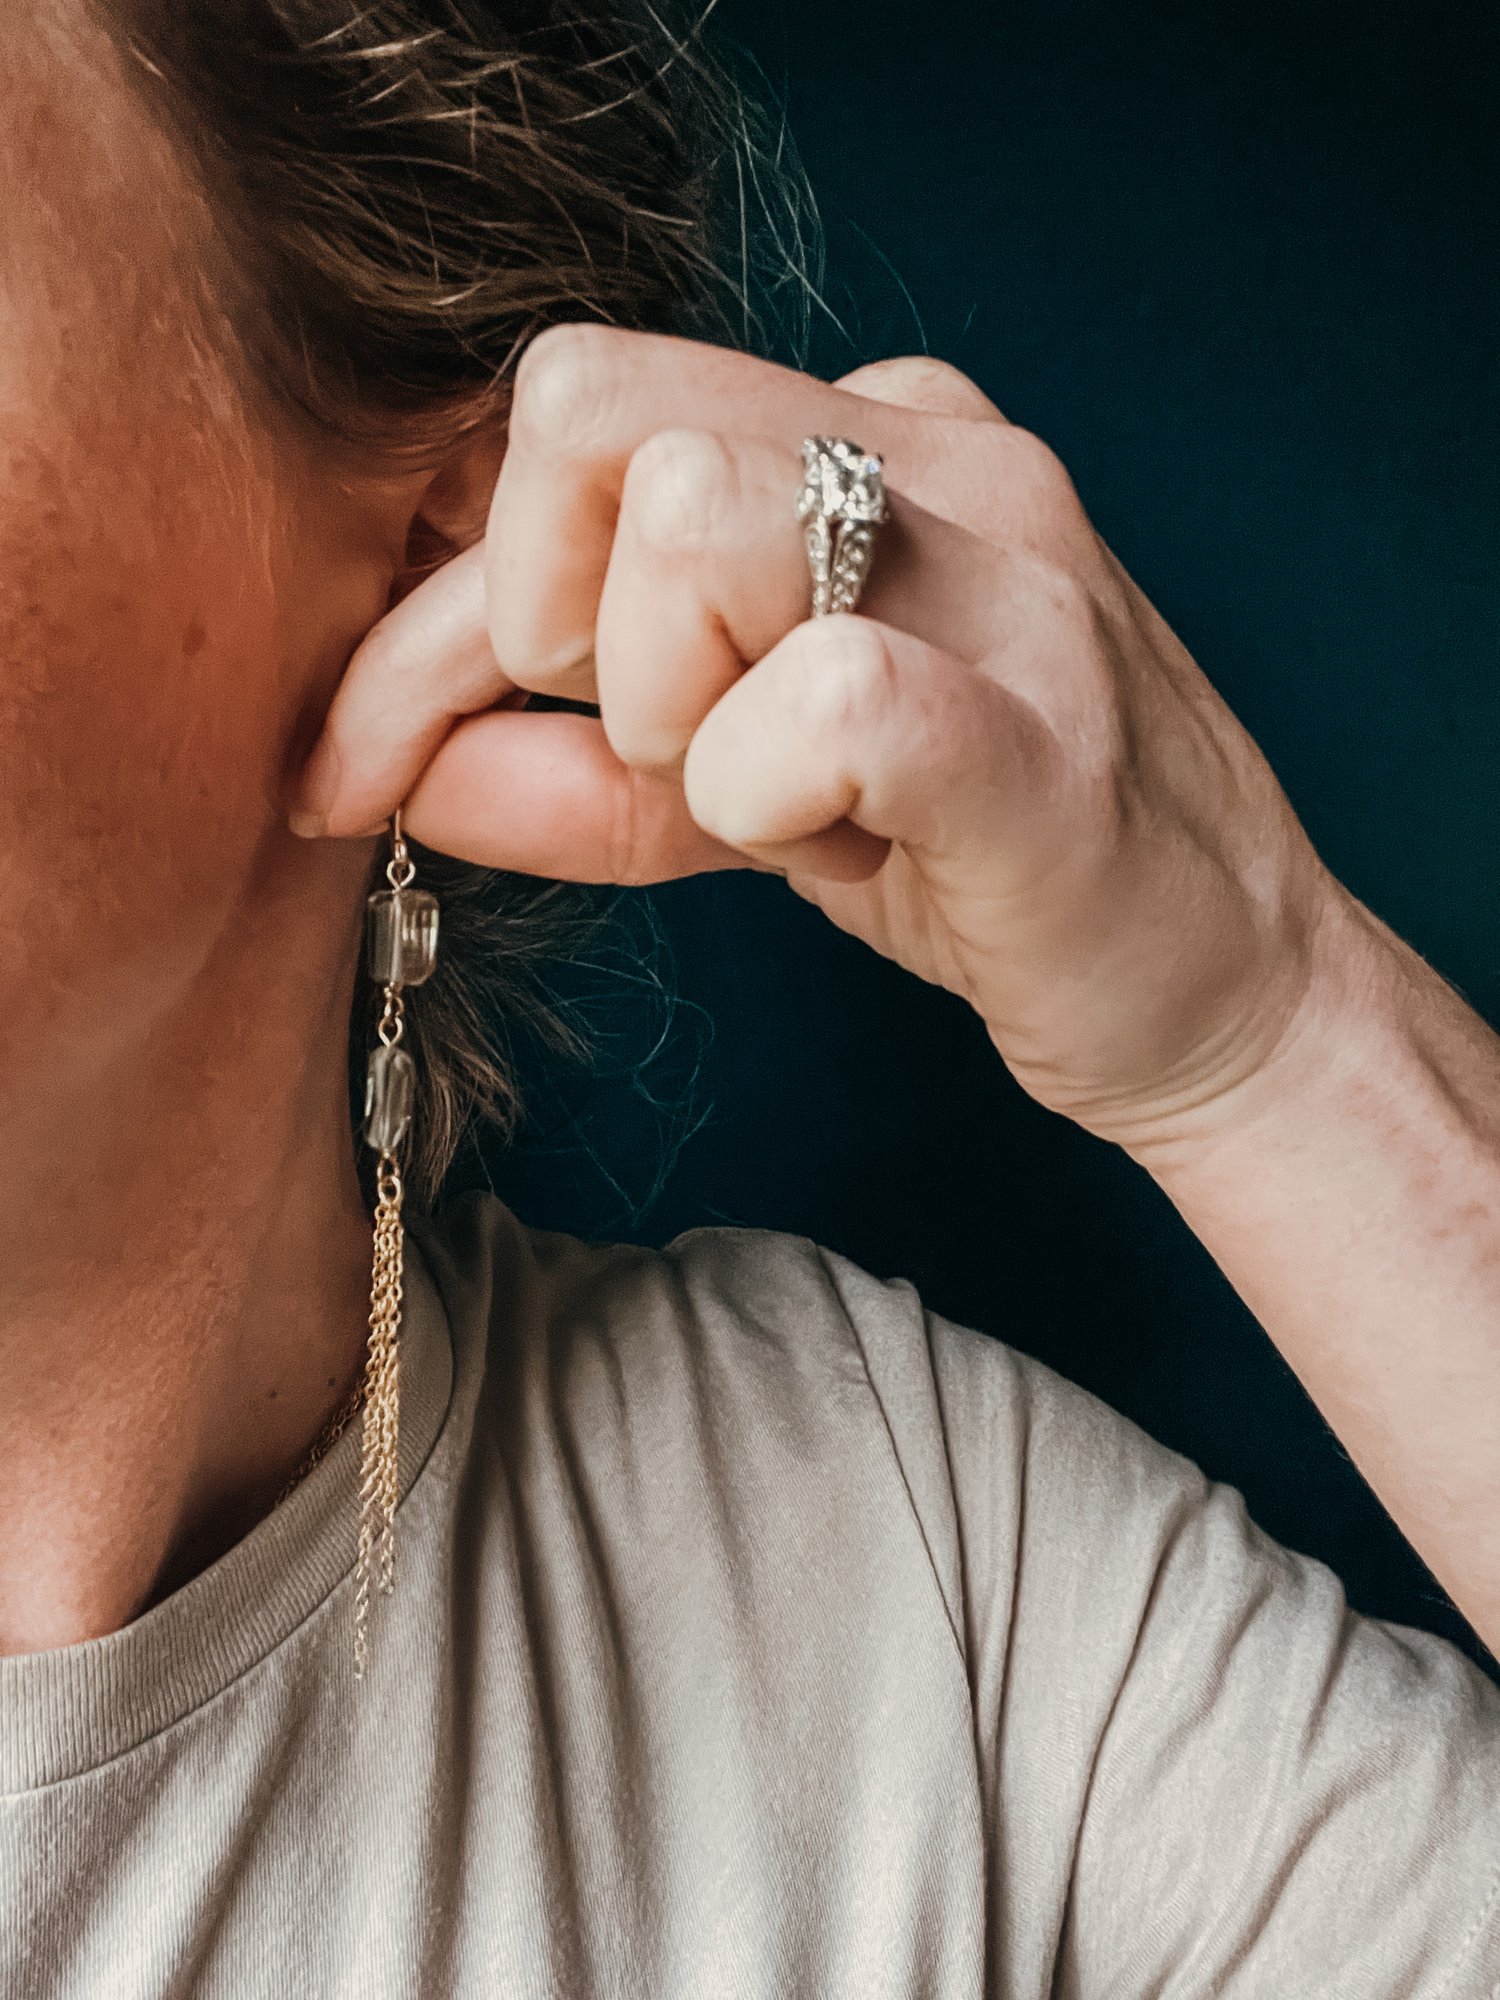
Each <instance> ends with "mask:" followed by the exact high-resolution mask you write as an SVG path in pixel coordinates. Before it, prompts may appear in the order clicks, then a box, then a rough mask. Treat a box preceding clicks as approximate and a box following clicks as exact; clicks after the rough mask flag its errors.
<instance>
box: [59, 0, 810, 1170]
mask: <svg viewBox="0 0 1500 2000" xmlns="http://www.w3.org/2000/svg"><path fill="white" fill-rule="evenodd" d="M99 4H100V5H101V6H102V7H103V8H104V11H105V13H106V15H107V16H108V18H109V22H110V26H111V28H112V29H113V31H114V33H115V34H116V36H117V38H118V39H119V40H120V41H121V43H122V45H123V46H124V47H125V49H126V50H127V52H128V53H129V54H130V55H131V56H133V57H134V59H135V61H136V63H137V65H138V67H139V70H140V72H141V74H142V76H143V78H144V79H149V83H150V86H151V87H153V88H154V89H156V90H157V92H158V94H159V97H160V101H161V104H162V107H163V110H164V112H165V113H166V115H167V116H169V117H170V118H171V119H172V120H173V121H174V122H175V123H176V124H177V125H178V127H179V128H180V130H181V131H182V133H183V135H184V137H185V139H186V141H187V143H188V145H189V147H190V150H191V154H192V157H193V158H194V159H195V160H196V162H197V163H198V165H199V167H200V170H201V172H202V174H203V177H204V180H205V183H206V185H207V188H208V191H209V194H210V196H211V198H212V199H213V202H214V207H215V212H216V215H217V216H218V218H219V221H220V226H221V230H222V235H223V240H224V247H225V250H226V252H227V255H226V257H225V260H224V278H223V283H224V286H225V289H226V291H227V293H228V296H227V298H226V304H227V306H228V308H229V312H230V317H231V319H232V321H233V323H234V325H235V326H236V329H237V331H238V333H239V335H240V337H241V338H242V340H243V341H244V343H245V346H246V348H247V350H248V352H249V354H250V357H251V359H252V361H253V363H254V365H255V368H256V371H257V373H258V374H259V376H260V378H261V379H262V380H263V382H264V383H265V384H266V385H267V386H268V387H269V388H270V389H271V390H272V392H273V393H274V394H275V396H276V397H277V398H278V399H279V400H280V401H281V403H282V404H283V405H285V406H286V407H288V408H291V409H294V410H296V411H299V412H301V413H302V414H303V416H305V418H306V419H307V420H309V421H310V422H312V423H313V424H315V425H317V426H318V427H319V428H320V429H321V430H322V431H324V432H326V433H328V434H329V435H331V436H333V437H335V438H338V439H342V440H347V441H348V442H349V443H350V444H352V445H356V446H363V445H367V444H375V445H380V446H383V447H388V448H397V449H400V450H404V451H405V450H409V451H410V452H412V453H414V454H417V455H421V454H425V453H430V452H434V451H435V450H438V449H441V448H442V447H443V446H444V445H446V444H449V443H451V442H452V441H454V440H455V439H456V438H458V437H461V436H462V435H463V434H464V433H465V432H467V431H468V430H471V429H474V428H477V427H479V426H482V425H485V424H488V423H493V422H495V421H497V420H499V419H502V418H503V415H504V411H505V406H506V397H507V393H508V385H509V381H510V377H511V373H512V370H513V367H514V363H515V361H516V358H517V356H518V355H519V353H520V351H521V349H522V348H523V347H524V346H525V344H526V343H527V341H528V340H529V339H530V338H531V337H532V336H533V335H534V334H536V333H537V332H539V331H540V330H541V329H542V328H543V327H546V326H548V325H551V324H553V323H555V322H558V321H562V320H570V319H592V320H597V321H606V322H610V323H615V324H621V325H628V326H632V327H641V328H654V329H657V330H663V331H676V332H682V333H688V334H693V335H697V336H699V337H707V338H716V339H720V340H729V341H737V342H745V343H748V344H755V345H762V344H767V343H770V342H776V343H777V344H781V345H786V344H787V343H788V341H790V343H791V344H792V345H793V346H794V347H796V346H798V345H799V344H800V332H801V322H802V318H803V315H804V313H805V309H806V303H807V301H808V300H809V299H810V298H813V297H815V291H814V289H813V283H812V280H811V277H810V261H809V256H808V246H809V243H810V242H811V240H812V239H813V237H814V235H815V217H814V215H813V212H812V209H811V205H810V203H809V202H808V200H807V197H806V195H805V191H804V184H803V182H802V181H801V179H800V176H798V175H796V174H795V172H789V171H788V168H789V166H790V165H791V160H790V153H789V148H788V145H787V141H786V137H785V133H784V132H780V131H777V130H776V129H775V128H774V127H773V126H771V125H770V124H769V123H768V122H767V120H766V116H765V113H764V112H763V111H762V110H761V109H759V107H758V103H757V100H756V99H755V98H753V97H752V96H750V95H748V94H747V93H746V92H744V91H743V90H741V89H740V88H739V87H738V86H737V85H736V84H735V83H734V82H733V81H731V80H730V78H729V76H728V74H727V73H726V72H725V71H724V69H723V68H722V67H721V66H720V65H719V64H717V63H715V62H714V61H711V60H710V59H709V58H708V57H707V56H706V55H705V53H704V50H703V47H702V36H701V32H700V31H701V28H702V19H701V17H700V18H699V19H697V20H695V21H693V22H691V23H690V24H688V25H687V26H684V27H682V28H680V29H675V28H674V27H673V26H672V25H671V23H670V22H669V21H668V20H667V19H666V18H664V16H663V15H662V14H661V13H660V12H659V11H658V9H657V7H656V5H654V4H653V0H598V4H593V0H99ZM709 4H710V6H711V4H712V0H709ZM726 243H727V244H729V245H732V246H733V248H734V257H733V259H732V261H731V262H729V263H728V264H727V265H726V263H725V262H723V261H722V260H721V258H720V256H719V246H720V245H721V244H726ZM419 859H420V862H421V872H422V877H423V880H424V881H425V882H426V883H427V884H428V885H429V886H432V887H434V888H435V889H436V891H437V893H438V894H439V896H440V897H441V899H442V902H443V932H444V938H443V951H442V954H441V961H440V967H439V971H438V973H437V974H436V975H435V976H434V978H433V979H432V981H431V982H430V983H429V984H428V985H427V986H425V987H423V988H421V989H420V991H419V992H418V993H417V994H415V995H414V996H413V1001H414V1003H415V1004H414V1005H413V1007H412V1010H411V1038H412V1044H413V1047H414V1052H415V1054H416V1056H417V1061H418V1067H419V1075H420V1085H419V1098H418V1106H417V1114H416V1122H415V1141H414V1151H413V1158H412V1160H411V1163H410V1168H409V1180H410V1185H411V1188H412V1192H413V1195H414V1197H415V1198H416V1199H417V1200H418V1201H419V1202H420V1203H423V1204H424V1205H430V1204H431V1203H432V1202H433V1201H434V1200H435V1199H436V1196H437V1194H438V1191H439V1189H440V1186H441V1183H442V1180H443V1177H444V1175H445V1174H446V1172H447V1170H448V1168H449V1166H450V1165H451V1163H452V1161H453V1159H454V1156H455V1154H456V1152H457V1150H458V1148H459V1145H460V1144H461V1142H462V1140H463V1138H464V1136H465V1134H466V1133H467V1132H469V1131H470V1130H471V1129H472V1128H474V1127H475V1126H476V1124H477V1123H478V1122H480V1121H483V1120H489V1121H494V1122H496V1123H498V1124H499V1125H501V1126H502V1127H505V1128H507V1129H508V1128H509V1127H510V1126H511V1125H513V1123H514V1119H515V1114H516V1110H517V1105H516V1097H515V1088H514V1082H513V1066H512V1063H511V1061H510V1060H509V1053H508V1037H509V1035H510V1033H511V1031H512V1029H513V1028H514V1027H515V1026H516V1025H517V1024H520V1023H525V1024H526V1025H528V1026H529V1027H530V1028H531V1029H533V1030H535V1029H540V1030H541V1032H542V1034H543V1035H544V1036H545V1037H546V1038H548V1039H550V1040H551V1041H552V1042H553V1043H554V1045H558V1046H562V1045H567V1044H569V1043H570V1042H575V1041H576V1038H575V1037H574V1036H573V1035H572V1032H571V1030H570V1029H569V1028H568V1026H567V1025H566V1023H565V1021H564V1020H563V1019H562V1018H561V1017H560V1016H559V1015H558V1014H557V1013H556V1012H555V1010H552V1009H550V1008H549V1007H548V1006H547V1005H546V1004H545V1001H544V998H543V985H542V978H541V969H542V967H543V966H544V965H545V964H546V962H547V961H548V959H549V958H551V957H553V956H554V955H555V954H556V953H557V952H558V951H559V950H566V949H568V948H569V947H570V945H571V944H572V943H573V942H575V941H576V940H577V938H578V937H579V935H580V931H581V928H582V926H583V925H584V924H585V923H586V921H587V914H588V911H589V908H590V904H589V902H588V901H587V900H586V899H584V898H581V897H579V896H578V895H575V894H573V893H570V892H566V891H564V890H562V889H561V888H560V887H559V886H558V885H556V884H547V883H539V882H536V881H534V880H530V879H525V878H518V877H507V876H503V875H496V874H492V873H487V872H485V871H482V870H477V869H474V868H470V867H468V866H465V865H463V864H459V863H456V862H453V861H451V860H449V859H448V858H446V857H443V856H438V855H433V854H430V853H428V852H425V851H423V852H421V853H420V855H419ZM366 1017H367V999H366V997H365V996H363V995H362V997H361V1001H360V1003H359V1005H358V1006H357V1008H356V1015H355V1020H354V1022H353V1023H352V1024H351V1080H354V1079H355V1078H356V1077H357V1076H362V1071H363V1061H364V1048H365V1045H366V1042H367V1040H368V1023H367V1018H366Z"/></svg>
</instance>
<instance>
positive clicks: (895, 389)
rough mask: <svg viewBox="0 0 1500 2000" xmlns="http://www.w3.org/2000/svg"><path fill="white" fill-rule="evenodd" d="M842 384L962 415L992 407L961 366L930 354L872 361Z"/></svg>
mask: <svg viewBox="0 0 1500 2000" xmlns="http://www.w3.org/2000/svg"><path fill="white" fill-rule="evenodd" d="M843 386H844V387H845V388H848V389H853V390H854V391H855V392H856V394H865V395H869V394H876V395H879V396H880V397H881V398H883V399H885V400H888V401H890V402H892V403H905V402H908V401H909V402H911V403H913V404H915V405H916V406H917V407H919V408H922V409H933V410H941V409H949V410H952V411H954V412H955V413H956V414H959V415H964V414H967V413H968V412H970V411H973V410H976V409H978V408H980V407H981V406H982V407H983V408H985V409H989V408H991V407H992V406H991V405H990V402H989V398H988V397H987V396H985V394H984V393H983V391H982V390H981V389H979V388H978V387H977V386H976V384H975V383H973V382H972V381H971V380H970V379H969V377H968V376H967V375H965V374H964V372H963V370H962V369H961V368H955V367H954V366H953V364H952V362H950V361H940V360H938V358H937V357H936V356H935V355H931V354H893V355H889V356H887V357H886V358H885V359H884V360H881V361H871V362H869V363H868V364H867V365H866V366H865V367H863V368H860V369H857V370H856V371H855V372H854V374H853V375H848V376H846V377H845V378H844V383H843Z"/></svg>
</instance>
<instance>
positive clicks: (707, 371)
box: [487, 326, 921, 693]
mask: <svg viewBox="0 0 1500 2000" xmlns="http://www.w3.org/2000/svg"><path fill="white" fill-rule="evenodd" d="M919 421H920V419H919V418H917V417H916V416H915V415H914V414H913V413H912V412H910V411H904V410H901V409H898V408H894V407H890V408H886V407H880V406H877V405H874V404H872V403H870V402H866V401H864V400H863V399H862V398H860V397H859V396H857V395H851V394H849V393H847V392H846V391H844V390H841V389H838V388H835V387H833V386H831V385H830V384H828V383H825V382H818V381H815V380H814V379H813V378H812V377H810V376H806V375H799V374H796V373H795V372H793V371H792V370H790V369H786V368H780V367H777V366H776V365H775V364H773V363H771V362H767V361H761V360H759V359H757V358H755V357H754V356H751V355H746V354H738V353H735V352H733V351H732V350H730V349H727V348H719V347H712V346H706V345H703V344H701V343H699V342H694V341H688V340H679V339H675V338H672V337H670V336H665V335H658V334H639V333H627V332H623V331H621V330H619V329H617V328H612V327H593V326H567V327H554V328H552V329H551V330H550V331H549V332H546V333H543V334H542V335H540V336H539V337H538V338H537V339H536V340H534V341H533V342H532V343H531V345H530V347H529V348H528V349H527V350H526V353H525V354H524V356H523V357H522V360H521V364H520V367H519V368H518V370H517V374H516V384H515V395H514V399H513V402H512V406H511V416H510V449H509V451H508V452H507V454H506V459H505V463H504V466H503V467H502V469H501V473H500V479H499V483H498V484H497V486H496V488H495V497H494V502H493V505H492V507H491V511H490V523H489V533H488V538H487V539H488V546H489V550H490V557H489V600H490V638H491V642H492V644H493V646H494V650H495V655H496V658H497V659H499V660H500V661H501V663H502V664H503V665H504V667H505V669H506V671H507V672H508V673H509V674H510V675H511V677H512V678H513V679H514V680H516V681H517V682H518V683H519V684H520V685H521V686H523V687H528V688H535V689H538V690H541V691H544V692H547V693H568V692H574V691H576V687H577V674H576V666H577V663H578V662H579V661H580V660H582V659H583V658H584V656H585V655H586V654H587V653H588V652H589V651H590V649H591V645H592V635H593V627H594V617H595V613H596V611H597V608H598V603H599V596H600V592H601V590H602V589H603V586H604V578H605V573H606V571H607V569H608V566H609V553H610V545H611V542H612V540H613V537H614V531H615V524H616V520H617V518H618V514H619V506H620V494H621V490H622V487H623V485H624V480H625V473H626V468H627V467H628V465H629V463H630V461H631V459H632V457H633V456H634V454H635V452H636V451H637V450H638V449H639V448H640V446H641V445H642V444H644V443H645V441H646V440H647V439H648V438H650V437H652V436H654V435H655V434H656V433H657V432H658V431H663V430H683V429H687V430H698V431H726V430H732V431H733V433H734V435H735V436H737V437H741V438H744V439H746V440H750V441H757V440H758V441H760V442H762V443H767V444H771V445H775V446H779V447H780V448H781V449H783V450H790V451H793V452H795V451H796V449H797V447H798V446H799V445H800V443H801V441H802V439H803V438H804V437H806V436H808V435H809V434H810V433H813V432H831V433H836V434H840V435H843V434H847V435H852V436H854V437H856V438H857V439H858V441H859V442H860V443H861V444H862V445H865V446H866V447H867V448H868V449H870V450H873V451H879V452H882V453H883V454H884V455H885V457H886V460H887V476H888V478H889V479H890V481H891V483H892V484H893V485H896V486H900V487H903V489H904V490H908V491H912V492H913V493H914V494H915V496H916V497H917V498H918V499H920V498H921V493H920V490H919V489H918V488H917V487H915V486H913V485H912V484H911V482H910V480H909V479H908V478H907V477H906V471H907V468H906V466H905V463H904V461H905V460H906V459H908V458H910V459H912V468H911V469H912V471H913V472H915V471H916V470H917V469H918V468H917V463H916V459H915V457H914V455H913V454H912V453H911V452H910V451H908V449H907V446H908V444H909V443H910V441H911V440H912V439H913V437H914V435H915V427H916V425H917V424H918V423H919ZM787 505H788V508H790V501H789V500H788V502H787Z"/></svg>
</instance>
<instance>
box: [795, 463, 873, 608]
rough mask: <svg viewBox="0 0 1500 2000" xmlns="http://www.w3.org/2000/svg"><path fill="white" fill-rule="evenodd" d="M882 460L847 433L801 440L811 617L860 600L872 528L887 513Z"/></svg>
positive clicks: (800, 501) (800, 497)
mask: <svg viewBox="0 0 1500 2000" xmlns="http://www.w3.org/2000/svg"><path fill="white" fill-rule="evenodd" d="M883 464H884V461H883V460H882V459H880V458H878V457H877V456H876V454H875V453H874V452H871V451H865V450H863V449H862V448H861V447H860V446H859V445H857V444H851V443H850V441H849V440H848V438H826V437H810V438H804V439H803V440H802V484H801V486H800V488H799V489H798V492H797V519H798V520H799V521H800V522H801V523H802V532H803V535H804V537H805V538H806V541H807V566H808V568H809V570H810V571H811V572H812V587H813V605H812V609H813V616H814V618H824V617H826V616H827V615H828V613H829V612H830V611H852V610H853V609H854V607H855V605H856V604H857V603H858V602H859V596H860V592H861V591H862V590H863V589H864V587H865V578H866V577H867V576H868V575H869V573H870V558H871V556H872V555H873V553H874V549H875V530H876V528H877V527H879V525H880V523H881V522H882V521H883V520H884V519H885V518H886V515H887V513H888V512H889V508H888V506H887V503H886V496H885V478H884V474H883Z"/></svg>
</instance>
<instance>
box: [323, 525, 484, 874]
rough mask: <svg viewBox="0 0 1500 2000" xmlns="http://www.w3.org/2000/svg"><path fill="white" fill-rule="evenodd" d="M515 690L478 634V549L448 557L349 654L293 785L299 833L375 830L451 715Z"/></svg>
mask: <svg viewBox="0 0 1500 2000" xmlns="http://www.w3.org/2000/svg"><path fill="white" fill-rule="evenodd" d="M514 692H515V684H514V682H513V681H511V680H510V679H509V678H508V677H507V676H506V675H505V674H504V673H502V671H501V670H500V667H499V666H498V665H497V663H496V660H495V655H494V652H493V651H492V649H491V647H490V641H489V634H488V632H487V630H486V629H485V616H484V551H483V549H480V548H474V549H470V550H468V551H467V552H466V553H465V554H463V555H460V556H455V557H454V558H453V560H452V561H451V562H449V563H446V564H444V566H443V568H442V569H440V570H438V571H437V572H436V573H435V574H434V575H432V576H430V577H429V578H428V579H427V581H426V582H425V583H423V584H421V585H420V586H419V587H418V588H417V589H416V590H414V591H412V593H411V594H410V596H408V597H406V598H404V599H403V600H402V601H401V603H400V604H398V605H397V606H396V608H395V609H394V610H393V611H390V612H388V613H387V614H386V616H385V617H384V618H382V619H381V621H380V623H379V624H378V625H377V626H376V627H375V628H374V630H373V631H372V632H371V633H370V634H369V636H368V637H367V638H366V639H365V641H364V643H363V645H361V646H360V647H359V648H358V649H357V650H356V652H355V654H354V657H353V658H352V659H351V661H350V662H349V665H348V667H347V669H346V670H345V673H344V677H343V679H342V681H341V682H340V683H339V687H338V692H337V693H336V694H335V696H334V698H333V703H332V706H331V707H330V709H329V712H328V717H327V720H326V722H325V723H324V726H323V732H322V735H321V736H320V738H319V740H318V743H317V746H316V747H315V749H314V751H313V754H312V756H311V757H310V758H309V759H308V763H307V768H306V770H305V771H304V772H303V774H302V779H301V782H300V786H299V791H298V798H297V802H296V811H295V812H294V813H293V815H292V824H293V827H294V829H295V830H296V831H297V832H299V833H304V834H308V835H313V834H317V833H329V834H350V833H362V832H366V831H368V830H370V829H372V828H375V827H378V826H380V825H381V823H382V822H383V821H384V820H386V819H388V818H389V816H390V815H391V813H392V812H393V811H394V810H395V809H396V807H397V806H398V805H400V803H401V801H402V799H403V798H405V796H406V794H407V791H408V790H409V788H410V787H411V785H412V784H413V783H414V781H415V780H416V778H417V776H418V774H419V773H420V772H421V770H422V768H423V766H424V765H425V764H426V763H427V762H428V760H429V758H430V757H431V756H432V754H433V752H434V751H435V750H436V749H437V747H438V745H439V744H440V743H441V742H442V740H443V738H444V737H445V736H446V735H447V733H448V731H449V729H450V728H451V727H452V724H453V722H454V721H455V719H456V718H458V717H459V716H463V715H471V714H474V713H475V712H476V711H477V710H479V709H482V708H488V707H489V706H490V705H491V704H492V703H493V702H496V701H498V700H500V699H501V698H502V697H504V696H506V695H508V694H512V693H514Z"/></svg>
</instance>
